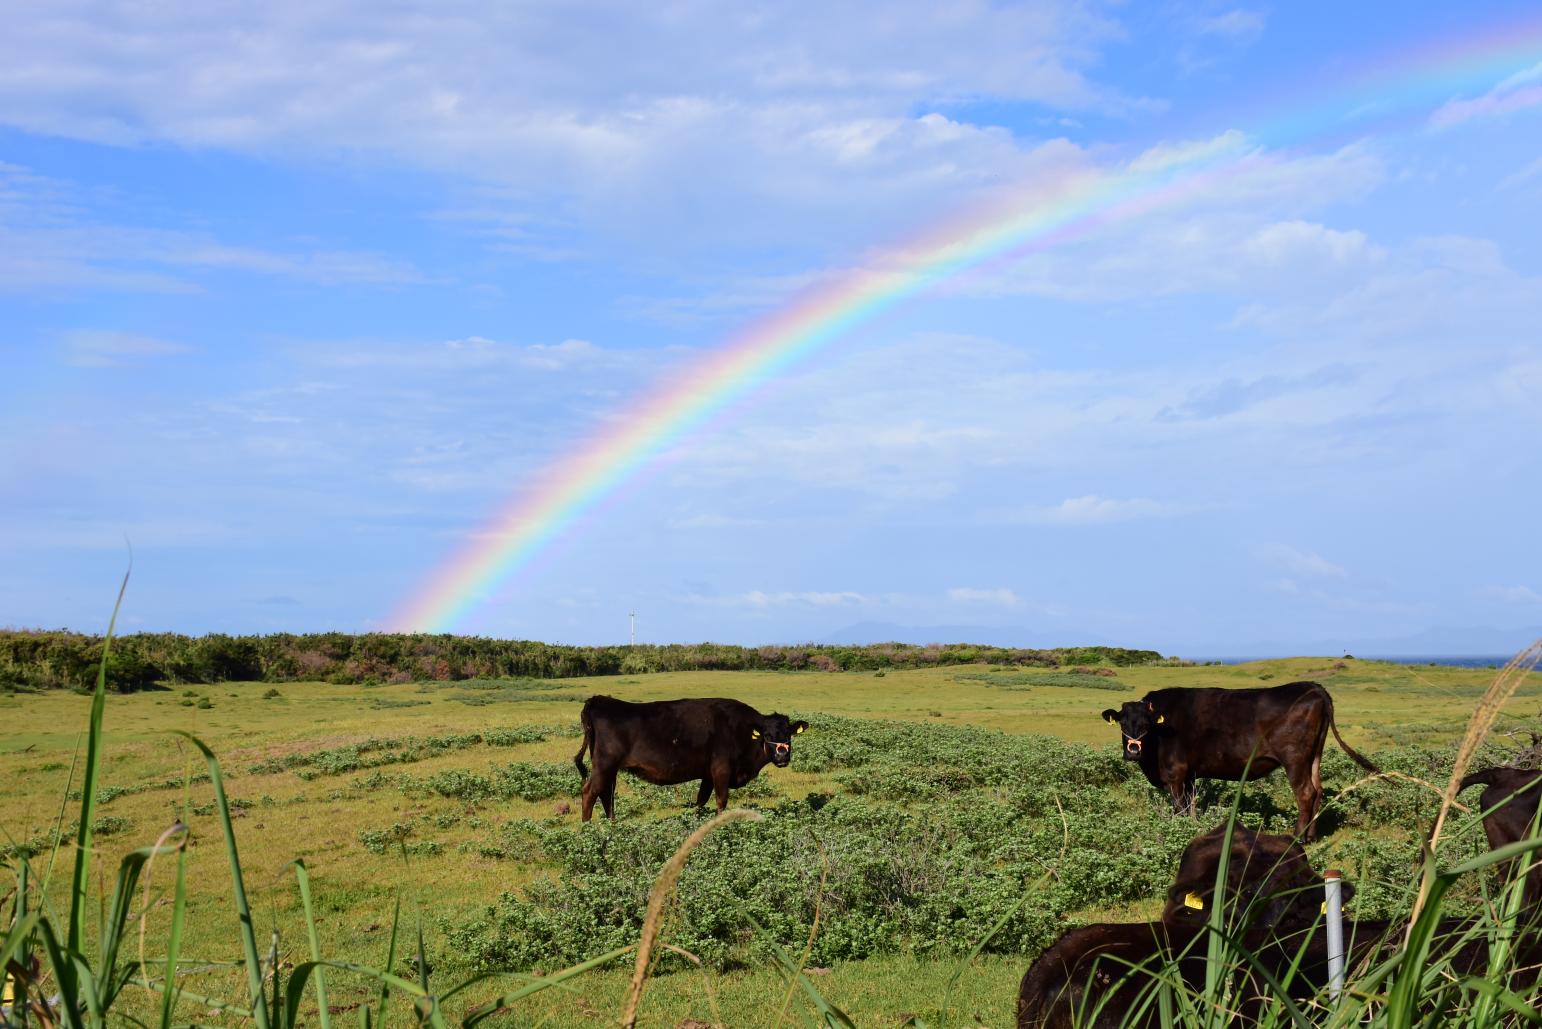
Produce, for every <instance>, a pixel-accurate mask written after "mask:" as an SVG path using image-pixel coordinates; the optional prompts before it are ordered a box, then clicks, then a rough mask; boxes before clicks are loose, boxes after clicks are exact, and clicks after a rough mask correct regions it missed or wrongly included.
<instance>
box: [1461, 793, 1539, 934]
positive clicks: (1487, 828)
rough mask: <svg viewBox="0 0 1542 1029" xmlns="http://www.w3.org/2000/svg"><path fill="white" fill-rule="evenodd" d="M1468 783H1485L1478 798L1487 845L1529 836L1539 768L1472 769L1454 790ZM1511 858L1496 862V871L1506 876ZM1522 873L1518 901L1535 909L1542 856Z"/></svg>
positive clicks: (1512, 863) (1496, 845)
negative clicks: (1524, 884) (1523, 876)
mask: <svg viewBox="0 0 1542 1029" xmlns="http://www.w3.org/2000/svg"><path fill="white" fill-rule="evenodd" d="M1469 786H1484V787H1486V788H1485V789H1484V791H1483V793H1482V795H1481V796H1480V797H1479V799H1478V803H1479V805H1480V807H1481V810H1482V811H1483V832H1484V834H1485V835H1487V836H1488V845H1489V847H1490V848H1491V849H1493V850H1498V849H1499V848H1500V847H1503V846H1505V845H1507V844H1511V843H1518V842H1520V841H1521V840H1525V839H1530V838H1531V835H1532V833H1533V832H1534V831H1535V830H1534V828H1533V827H1534V826H1535V824H1536V820H1537V802H1538V801H1539V800H1542V771H1538V770H1537V769H1535V768H1510V767H1507V766H1503V765H1501V766H1500V767H1498V768H1489V769H1485V770H1484V771H1481V772H1473V773H1472V774H1471V775H1469V776H1468V777H1467V778H1465V779H1463V780H1462V785H1461V786H1459V787H1457V792H1458V793H1460V792H1461V791H1462V790H1465V789H1467V787H1469ZM1516 860H1517V859H1515V858H1511V859H1510V860H1508V861H1504V862H1501V863H1500V871H1501V874H1502V875H1503V877H1504V878H1505V879H1506V880H1508V879H1509V878H1510V875H1511V874H1512V872H1513V871H1514V866H1515V861H1516ZM1538 862H1539V863H1537V864H1535V865H1533V866H1532V868H1531V870H1530V871H1529V872H1527V873H1526V888H1525V891H1524V893H1523V894H1522V897H1523V900H1522V903H1523V904H1524V905H1525V906H1526V908H1527V910H1529V911H1535V910H1536V907H1537V903H1538V901H1542V858H1539V859H1538Z"/></svg>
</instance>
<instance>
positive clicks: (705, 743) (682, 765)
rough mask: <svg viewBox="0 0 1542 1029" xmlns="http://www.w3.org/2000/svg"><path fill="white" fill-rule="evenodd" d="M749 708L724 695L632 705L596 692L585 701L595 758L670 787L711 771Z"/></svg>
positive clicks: (748, 714)
mask: <svg viewBox="0 0 1542 1029" xmlns="http://www.w3.org/2000/svg"><path fill="white" fill-rule="evenodd" d="M753 714H754V709H753V708H751V707H750V706H749V705H747V704H744V703H742V702H740V701H737V700H731V699H728V698H724V697H695V698H687V699H682V700H653V701H643V702H640V703H634V702H631V701H626V700H618V699H617V698H615V697H608V696H604V695H597V696H593V697H590V698H589V700H588V701H586V702H585V703H584V710H583V717H584V718H585V719H586V721H587V724H590V725H592V726H593V734H594V747H595V748H596V758H595V760H596V761H597V762H598V761H600V760H602V758H601V757H600V756H599V755H600V753H601V752H603V754H604V760H607V761H609V762H614V764H615V765H616V766H617V767H619V768H621V769H624V770H626V771H629V772H632V773H633V774H635V775H637V776H638V777H639V778H642V779H644V780H646V781H648V782H651V783H654V784H656V785H660V786H670V785H674V784H676V783H682V782H687V781H690V780H692V779H702V778H706V777H707V776H709V775H710V774H711V768H712V764H713V762H714V760H719V761H720V760H723V759H724V757H725V755H726V754H727V753H728V751H729V748H731V747H732V745H733V744H734V743H735V742H736V740H735V736H736V735H747V731H748V730H745V732H744V733H738V732H737V731H736V730H737V729H738V727H739V726H740V725H741V724H742V725H748V724H749V721H750V718H751V716H753Z"/></svg>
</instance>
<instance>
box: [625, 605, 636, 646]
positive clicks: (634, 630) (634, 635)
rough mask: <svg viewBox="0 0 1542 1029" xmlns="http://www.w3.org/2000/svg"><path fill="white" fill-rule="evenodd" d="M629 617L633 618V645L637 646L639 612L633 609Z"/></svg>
mask: <svg viewBox="0 0 1542 1029" xmlns="http://www.w3.org/2000/svg"><path fill="white" fill-rule="evenodd" d="M627 617H629V618H630V619H631V620H632V646H634V647H635V646H637V612H636V611H633V612H632V613H631V614H630V615H628V616H627Z"/></svg>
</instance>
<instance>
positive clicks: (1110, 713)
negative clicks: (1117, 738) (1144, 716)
mask: <svg viewBox="0 0 1542 1029" xmlns="http://www.w3.org/2000/svg"><path fill="white" fill-rule="evenodd" d="M1103 721H1105V722H1107V723H1108V724H1109V725H1113V724H1114V723H1115V722H1117V721H1119V712H1117V711H1115V710H1114V709H1113V708H1109V709H1108V710H1106V711H1104V712H1103Z"/></svg>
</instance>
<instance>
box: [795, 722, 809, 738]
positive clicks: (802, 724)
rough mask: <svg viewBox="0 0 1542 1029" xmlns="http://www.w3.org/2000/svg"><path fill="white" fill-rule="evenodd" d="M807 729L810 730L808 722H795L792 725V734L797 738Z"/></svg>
mask: <svg viewBox="0 0 1542 1029" xmlns="http://www.w3.org/2000/svg"><path fill="white" fill-rule="evenodd" d="M807 728H808V723H807V722H793V723H792V734H793V735H794V736H796V735H798V734H799V733H801V732H803V731H804V730H805V729H807Z"/></svg>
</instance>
